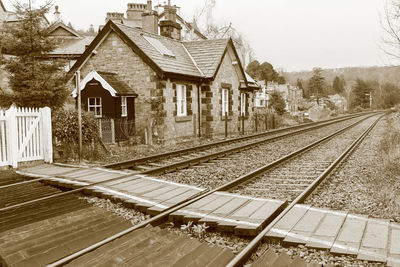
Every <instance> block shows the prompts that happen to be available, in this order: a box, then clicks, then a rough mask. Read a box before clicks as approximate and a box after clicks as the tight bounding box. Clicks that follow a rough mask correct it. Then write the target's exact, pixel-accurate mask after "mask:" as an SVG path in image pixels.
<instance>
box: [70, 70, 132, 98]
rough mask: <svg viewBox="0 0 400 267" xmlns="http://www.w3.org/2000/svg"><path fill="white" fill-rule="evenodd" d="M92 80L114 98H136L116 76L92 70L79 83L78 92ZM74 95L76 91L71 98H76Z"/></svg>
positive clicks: (127, 86) (130, 89)
mask: <svg viewBox="0 0 400 267" xmlns="http://www.w3.org/2000/svg"><path fill="white" fill-rule="evenodd" d="M92 80H96V81H98V82H99V83H100V84H101V86H102V87H103V88H104V89H105V90H107V91H108V92H109V93H110V94H111V96H113V97H116V96H117V95H122V96H125V95H130V96H137V94H136V93H135V91H133V89H132V88H130V87H129V85H128V84H126V83H125V82H123V81H122V80H121V79H120V78H119V76H118V75H117V74H115V73H110V72H96V71H94V70H93V71H91V72H89V74H88V75H86V77H85V78H84V79H83V80H82V81H81V83H80V90H81V91H82V90H84V89H85V87H86V85H87V84H88V83H89V82H90V81H92ZM76 93H77V92H76V89H74V91H73V92H72V96H73V97H76Z"/></svg>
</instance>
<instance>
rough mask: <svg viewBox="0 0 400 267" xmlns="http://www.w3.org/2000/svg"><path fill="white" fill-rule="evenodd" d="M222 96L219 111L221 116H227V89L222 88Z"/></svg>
mask: <svg viewBox="0 0 400 267" xmlns="http://www.w3.org/2000/svg"><path fill="white" fill-rule="evenodd" d="M221 94H222V97H221V98H222V104H221V109H222V110H221V111H222V116H225V114H227V113H228V116H229V89H227V88H222V91H221Z"/></svg>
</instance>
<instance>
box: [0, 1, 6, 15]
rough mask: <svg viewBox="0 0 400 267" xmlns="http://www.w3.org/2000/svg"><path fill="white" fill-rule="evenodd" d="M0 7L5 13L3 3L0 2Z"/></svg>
mask: <svg viewBox="0 0 400 267" xmlns="http://www.w3.org/2000/svg"><path fill="white" fill-rule="evenodd" d="M0 7H1V9H3V11H4V12H6V11H7V9H6V7H5V6H4V4H3V2H2V1H1V0H0Z"/></svg>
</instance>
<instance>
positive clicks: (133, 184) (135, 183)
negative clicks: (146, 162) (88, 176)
mask: <svg viewBox="0 0 400 267" xmlns="http://www.w3.org/2000/svg"><path fill="white" fill-rule="evenodd" d="M106 184H107V183H105V185H106ZM148 184H149V181H148V180H145V179H142V178H138V179H135V180H131V181H127V182H122V183H117V184H114V185H111V186H109V187H111V188H113V189H115V190H122V191H129V189H130V188H139V187H141V186H144V185H148Z"/></svg>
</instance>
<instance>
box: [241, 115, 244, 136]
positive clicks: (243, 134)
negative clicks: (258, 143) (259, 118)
mask: <svg viewBox="0 0 400 267" xmlns="http://www.w3.org/2000/svg"><path fill="white" fill-rule="evenodd" d="M241 117H242V135H244V114H243V113H242V115H241Z"/></svg>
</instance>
